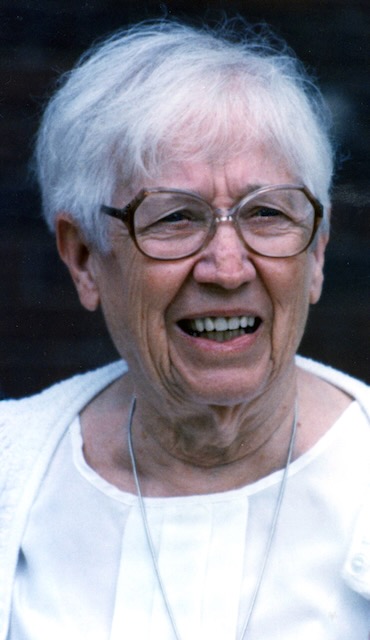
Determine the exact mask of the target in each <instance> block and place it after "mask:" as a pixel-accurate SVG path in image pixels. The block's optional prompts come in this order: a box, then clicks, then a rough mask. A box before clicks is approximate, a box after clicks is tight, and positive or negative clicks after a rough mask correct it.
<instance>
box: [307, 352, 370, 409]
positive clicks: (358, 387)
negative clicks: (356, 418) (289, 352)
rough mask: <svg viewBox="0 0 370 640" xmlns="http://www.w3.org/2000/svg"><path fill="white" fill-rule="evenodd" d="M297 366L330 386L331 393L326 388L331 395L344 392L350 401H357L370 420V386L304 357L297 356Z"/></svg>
mask: <svg viewBox="0 0 370 640" xmlns="http://www.w3.org/2000/svg"><path fill="white" fill-rule="evenodd" d="M296 364H297V366H298V367H299V369H301V370H303V371H304V372H306V373H308V374H311V376H313V377H314V378H316V379H318V380H319V381H323V382H324V383H326V384H327V385H329V386H330V387H331V391H329V386H328V387H326V388H327V389H328V391H329V393H333V394H335V393H338V392H342V394H345V395H346V396H347V397H349V398H350V399H353V400H357V402H358V403H359V404H360V406H361V408H362V409H363V411H364V413H365V414H366V415H367V417H368V419H369V420H370V386H369V385H368V384H366V383H365V382H363V381H362V380H358V379H357V378H354V377H352V376H350V375H348V374H347V373H344V372H343V371H339V370H338V369H334V368H333V367H330V366H328V365H326V364H322V363H321V362H317V361H315V360H310V359H308V358H303V357H302V356H296ZM338 397H339V396H338Z"/></svg>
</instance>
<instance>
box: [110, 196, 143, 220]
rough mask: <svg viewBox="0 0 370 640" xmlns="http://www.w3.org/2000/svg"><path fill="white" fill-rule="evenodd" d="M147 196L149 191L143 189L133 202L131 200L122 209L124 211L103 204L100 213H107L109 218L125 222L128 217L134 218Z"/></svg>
mask: <svg viewBox="0 0 370 640" xmlns="http://www.w3.org/2000/svg"><path fill="white" fill-rule="evenodd" d="M146 195H147V191H146V190H145V189H142V190H141V191H140V192H139V193H138V194H137V196H136V197H135V198H134V199H133V200H131V202H129V203H128V204H126V206H125V207H122V209H117V208H115V207H107V205H105V204H102V206H101V207H100V211H101V212H102V213H106V214H107V215H108V216H112V218H118V220H122V222H125V221H126V220H127V217H128V216H133V214H134V213H135V211H136V209H137V208H138V206H139V204H141V203H142V201H143V200H144V198H145V196H146Z"/></svg>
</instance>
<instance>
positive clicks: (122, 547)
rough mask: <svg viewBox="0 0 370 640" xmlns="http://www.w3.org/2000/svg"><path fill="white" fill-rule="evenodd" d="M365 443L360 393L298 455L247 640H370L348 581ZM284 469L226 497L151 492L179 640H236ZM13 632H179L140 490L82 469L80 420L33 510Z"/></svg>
mask: <svg viewBox="0 0 370 640" xmlns="http://www.w3.org/2000/svg"><path fill="white" fill-rule="evenodd" d="M369 451H370V430H369V427H368V424H367V421H366V418H365V416H364V414H363V413H362V411H361V409H360V407H359V405H358V404H357V403H356V402H353V403H352V404H351V405H350V406H349V407H348V409H347V410H346V411H345V412H344V413H343V415H342V416H341V417H340V419H339V420H338V421H337V422H336V423H335V425H334V426H333V427H332V428H331V430H330V431H329V432H328V433H326V434H325V436H324V437H323V438H321V440H320V441H319V442H318V443H317V444H316V445H315V446H314V447H313V448H312V449H311V450H310V451H308V452H307V453H306V454H304V455H303V456H301V457H300V458H298V459H297V460H295V461H294V462H293V463H292V464H291V466H290V470H289V480H288V484H287V488H286V493H285V497H284V502H283V505H282V510H281V513H280V518H279V523H278V529H277V532H276V537H275V540H274V543H273V547H272V551H271V556H270V560H269V564H268V567H267V571H266V574H265V576H264V579H263V582H262V586H261V590H260V593H259V596H258V599H257V602H256V606H255V609H254V611H253V616H252V619H251V624H250V627H249V631H248V634H247V637H248V640H267V639H270V638H271V639H272V638H273V639H274V640H298V639H299V640H369V632H370V603H369V602H368V601H366V600H365V599H363V598H362V597H361V596H359V595H358V594H356V593H354V592H353V591H351V590H350V589H349V587H347V586H346V584H345V583H344V582H343V580H342V578H341V570H342V567H343V564H344V561H345V557H346V554H347V551H348V544H349V541H350V538H351V533H352V531H353V526H354V522H355V518H356V515H357V513H358V511H359V508H360V506H361V504H362V503H363V501H364V500H365V492H366V489H367V488H368V487H369V486H370V464H369ZM281 474H282V472H281V471H279V472H276V473H273V474H271V475H269V476H268V477H266V478H263V479H262V480H259V481H258V482H256V483H254V484H251V485H248V486H246V487H243V488H242V489H238V490H234V491H227V492H224V493H218V494H211V495H200V496H186V497H175V498H146V499H145V504H146V510H147V515H148V520H149V526H150V530H151V534H152V537H153V541H154V546H155V550H156V554H157V557H158V563H159V568H160V573H161V577H162V580H163V583H164V585H165V589H166V592H167V595H168V599H169V601H170V604H171V608H172V611H173V614H174V618H175V621H176V624H177V627H178V630H179V634H180V637H181V640H239V638H240V633H241V629H242V628H243V623H244V619H245V616H246V613H247V610H248V606H249V602H250V599H251V597H252V594H253V591H254V588H255V584H256V580H257V576H258V573H259V569H260V567H261V563H262V559H263V557H264V553H265V549H266V542H267V535H268V532H269V530H270V525H271V519H272V516H273V512H274V507H275V504H276V499H277V494H278V491H279V487H280V481H281V477H282V475H281ZM8 640H174V634H173V631H172V628H171V624H170V622H169V618H168V614H167V612H166V609H165V607H164V604H163V599H162V595H161V592H160V589H159V587H158V583H157V579H156V576H155V572H154V568H153V563H152V559H151V555H150V552H149V550H148V545H147V541H146V537H145V534H144V528H143V523H142V519H141V515H140V510H139V505H138V500H137V497H136V496H134V495H131V494H128V493H125V492H122V491H120V490H119V489H117V488H116V487H114V486H112V485H111V484H109V483H108V482H107V481H106V480H104V479H103V478H101V477H100V476H99V475H98V474H97V473H96V472H95V471H93V470H92V469H91V468H90V467H89V466H88V465H87V463H86V461H85V459H84V457H83V453H82V438H81V430H80V424H79V420H78V419H76V420H75V421H74V422H73V424H72V425H71V428H70V430H69V432H68V433H67V434H66V436H65V437H64V439H63V441H62V442H61V444H60V447H59V449H58V451H57V453H56V455H55V456H54V459H53V460H52V463H51V465H50V467H49V470H48V473H47V476H46V477H45V479H44V482H43V483H42V486H41V488H40V491H39V494H38V497H37V499H36V500H35V502H34V505H33V508H32V511H31V515H30V518H29V521H28V525H27V529H26V531H25V535H24V539H23V543H22V550H21V554H20V557H19V562H18V569H17V575H16V582H15V587H14V598H13V607H12V616H11V626H10V632H9V636H8Z"/></svg>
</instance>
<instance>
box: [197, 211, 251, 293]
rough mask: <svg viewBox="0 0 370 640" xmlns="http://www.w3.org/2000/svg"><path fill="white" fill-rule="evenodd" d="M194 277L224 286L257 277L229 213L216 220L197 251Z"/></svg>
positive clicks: (227, 286)
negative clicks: (207, 241)
mask: <svg viewBox="0 0 370 640" xmlns="http://www.w3.org/2000/svg"><path fill="white" fill-rule="evenodd" d="M193 277H194V279H195V280H196V281H197V282H200V283H203V284H205V283H208V284H217V285H219V286H221V287H223V288H224V289H237V288H238V287H240V286H241V285H243V284H245V283H247V282H250V281H252V280H253V279H254V278H255V277H256V269H255V266H254V263H253V261H252V260H251V255H250V253H249V251H248V248H247V247H246V245H245V243H244V242H243V240H242V238H241V237H240V236H239V234H238V232H237V230H236V228H235V226H234V224H233V222H232V220H230V218H229V217H223V218H221V219H220V220H219V222H218V224H217V228H216V232H215V234H214V236H213V238H212V239H211V240H210V242H209V243H208V244H207V245H206V246H205V247H204V248H203V249H202V251H201V252H200V253H199V254H198V256H197V262H196V263H195V265H194V269H193Z"/></svg>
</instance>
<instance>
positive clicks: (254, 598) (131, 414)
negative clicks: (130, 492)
mask: <svg viewBox="0 0 370 640" xmlns="http://www.w3.org/2000/svg"><path fill="white" fill-rule="evenodd" d="M135 408H136V397H135V396H133V398H132V401H131V406H130V412H129V418H128V428H127V432H128V450H129V455H130V461H131V466H132V472H133V476H134V480H135V486H136V491H137V497H138V501H139V506H140V512H141V517H142V521H143V526H144V531H145V536H146V540H147V544H148V548H149V551H150V555H151V559H152V563H153V568H154V572H155V575H156V578H157V581H158V584H159V588H160V591H161V594H162V598H163V602H164V604H165V607H166V610H167V614H168V617H169V619H170V622H171V625H172V629H173V632H174V634H175V638H176V640H181V636H180V634H179V632H178V629H177V625H176V621H175V619H174V615H173V612H172V609H171V606H170V603H169V600H168V597H167V593H166V589H165V587H164V584H163V580H162V577H161V574H160V571H159V566H158V561H157V557H156V553H155V548H154V544H153V538H152V535H151V532H150V527H149V522H148V517H147V513H146V508H145V502H144V498H143V495H142V492H141V487H140V482H139V476H138V472H137V465H136V458H135V453H134V446H133V442H132V423H133V417H134V413H135ZM297 422H298V409H297V402H295V406H294V418H293V423H292V427H291V435H290V441H289V447H288V453H287V459H286V463H285V467H284V473H283V476H282V479H281V483H280V488H279V494H278V497H277V501H276V505H275V508H274V513H273V517H272V520H271V526H270V531H269V536H268V539H267V543H266V549H265V554H264V558H263V561H262V565H261V568H260V571H259V575H258V580H257V582H256V586H255V588H254V591H253V595H252V598H251V601H250V604H249V609H248V613H247V615H246V618H245V621H244V625H243V630H242V633H241V635H240V640H244V638H245V634H246V632H247V630H248V627H249V623H250V620H251V618H252V613H253V611H254V607H255V604H256V601H257V598H258V595H259V592H260V589H261V585H262V581H263V578H264V575H265V571H266V567H267V564H268V560H269V558H270V555H271V554H270V552H271V548H272V544H273V541H274V538H275V534H276V530H277V525H278V520H279V515H280V511H281V505H282V503H283V498H284V494H285V489H286V485H287V480H288V474H289V466H290V463H291V460H292V455H293V450H294V444H295V437H296V432H297Z"/></svg>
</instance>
